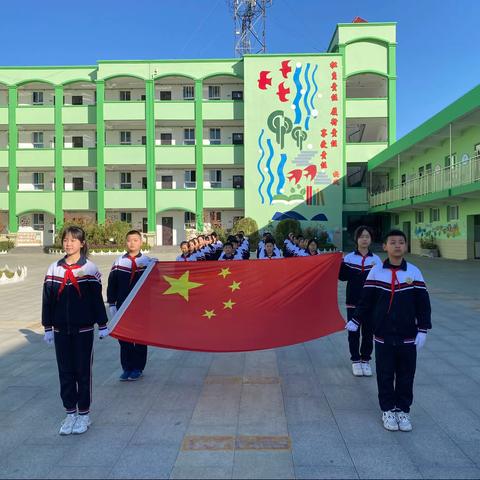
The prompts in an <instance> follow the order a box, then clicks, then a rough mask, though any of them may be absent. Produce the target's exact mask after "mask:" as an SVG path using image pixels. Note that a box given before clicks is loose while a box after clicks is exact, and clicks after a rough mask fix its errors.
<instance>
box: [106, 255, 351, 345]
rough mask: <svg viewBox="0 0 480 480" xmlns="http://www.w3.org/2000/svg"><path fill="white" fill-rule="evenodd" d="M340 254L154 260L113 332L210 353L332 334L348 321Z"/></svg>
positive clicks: (130, 338) (138, 340) (122, 337)
mask: <svg viewBox="0 0 480 480" xmlns="http://www.w3.org/2000/svg"><path fill="white" fill-rule="evenodd" d="M341 258H342V255H341V253H331V254H324V255H316V256H311V257H296V258H286V259H277V260H245V261H224V262H214V261H207V262H156V263H152V264H151V265H150V266H149V267H148V269H147V270H146V271H145V273H144V274H143V276H142V278H141V279H140V280H139V282H138V283H137V285H136V286H135V288H134V289H133V291H132V292H131V293H130V295H129V296H128V298H127V299H126V301H125V303H124V304H123V305H122V308H121V309H120V310H119V311H118V313H117V314H116V316H115V318H114V320H113V325H112V326H111V328H112V333H111V335H112V337H115V338H118V339H120V340H126V341H130V342H135V343H142V344H147V345H155V346H158V347H166V348H176V349H181V350H198V351H210V352H236V351H248V350H262V349H268V348H274V347H281V346H285V345H292V344H295V343H300V342H305V341H308V340H313V339H315V338H318V337H321V336H324V335H329V334H330V333H333V332H337V331H339V330H342V329H343V328H344V326H345V322H344V320H343V318H342V316H341V315H340V312H339V310H338V301H337V278H338V270H339V266H340V262H341Z"/></svg>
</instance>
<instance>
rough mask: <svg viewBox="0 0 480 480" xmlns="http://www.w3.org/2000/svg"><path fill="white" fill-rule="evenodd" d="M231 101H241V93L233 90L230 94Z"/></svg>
mask: <svg viewBox="0 0 480 480" xmlns="http://www.w3.org/2000/svg"><path fill="white" fill-rule="evenodd" d="M232 100H243V92H242V91H241V90H234V91H233V92H232Z"/></svg>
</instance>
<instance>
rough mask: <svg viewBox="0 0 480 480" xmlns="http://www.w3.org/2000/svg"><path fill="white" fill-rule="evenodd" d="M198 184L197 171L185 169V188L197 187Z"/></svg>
mask: <svg viewBox="0 0 480 480" xmlns="http://www.w3.org/2000/svg"><path fill="white" fill-rule="evenodd" d="M196 186H197V173H196V172H195V170H185V188H195V187H196Z"/></svg>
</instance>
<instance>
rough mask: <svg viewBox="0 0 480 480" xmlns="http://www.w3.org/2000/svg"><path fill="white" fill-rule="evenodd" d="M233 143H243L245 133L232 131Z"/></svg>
mask: <svg viewBox="0 0 480 480" xmlns="http://www.w3.org/2000/svg"><path fill="white" fill-rule="evenodd" d="M232 143H233V144H234V145H243V133H232Z"/></svg>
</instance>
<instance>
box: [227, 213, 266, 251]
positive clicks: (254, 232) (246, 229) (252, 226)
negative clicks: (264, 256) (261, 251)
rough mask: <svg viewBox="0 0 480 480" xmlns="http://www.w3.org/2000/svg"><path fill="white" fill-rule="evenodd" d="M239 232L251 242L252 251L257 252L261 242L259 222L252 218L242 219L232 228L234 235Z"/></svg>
mask: <svg viewBox="0 0 480 480" xmlns="http://www.w3.org/2000/svg"><path fill="white" fill-rule="evenodd" d="M238 232H243V233H244V234H245V236H246V237H248V239H249V240H250V249H251V250H256V248H257V246H258V242H259V240H260V238H259V233H258V224H257V222H256V221H255V220H254V219H253V218H250V217H245V218H241V219H240V220H238V221H236V222H235V224H234V225H233V228H232V233H233V234H234V235H235V234H237V233H238Z"/></svg>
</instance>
